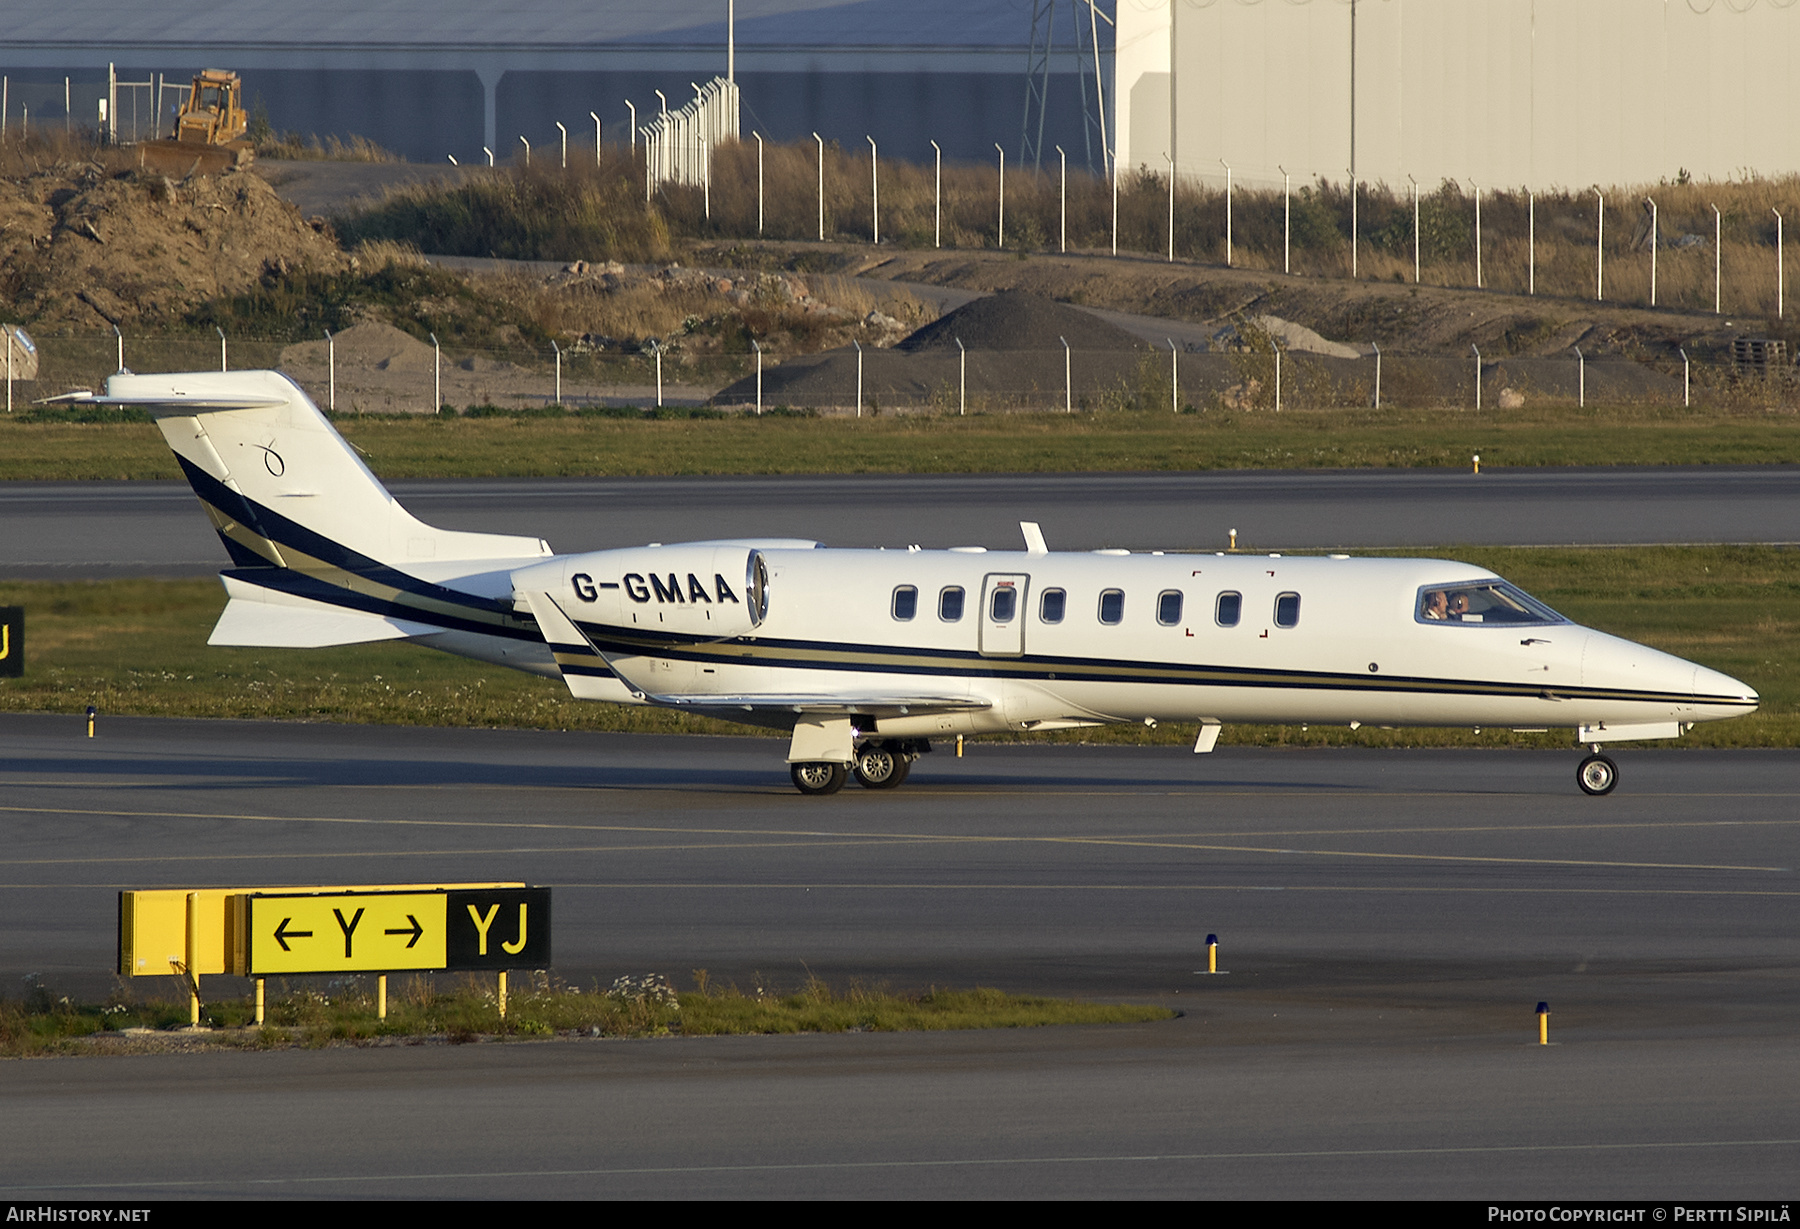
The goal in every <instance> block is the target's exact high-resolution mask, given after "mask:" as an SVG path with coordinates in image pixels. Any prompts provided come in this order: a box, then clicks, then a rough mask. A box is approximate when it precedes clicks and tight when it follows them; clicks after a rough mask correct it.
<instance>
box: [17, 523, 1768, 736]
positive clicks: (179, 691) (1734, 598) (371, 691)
mask: <svg viewBox="0 0 1800 1229" xmlns="http://www.w3.org/2000/svg"><path fill="white" fill-rule="evenodd" d="M1364 553H1366V554H1377V553H1386V554H1402V553H1404V554H1410V555H1422V556H1433V557H1438V558H1451V559H1461V560H1464V561H1466V562H1468V563H1471V564H1474V565H1477V566H1479V567H1485V568H1489V569H1492V570H1493V571H1495V572H1497V573H1499V574H1500V575H1502V576H1505V577H1507V578H1509V579H1510V580H1512V581H1514V582H1515V583H1517V584H1519V585H1520V586H1522V587H1523V588H1525V589H1526V590H1527V591H1528V592H1531V593H1533V594H1535V595H1536V596H1537V597H1539V598H1541V599H1542V600H1544V601H1546V602H1548V603H1549V604H1550V605H1551V606H1553V607H1554V608H1556V609H1557V610H1558V611H1560V612H1561V613H1563V614H1565V615H1567V616H1568V617H1569V618H1571V619H1574V620H1576V621H1577V622H1579V623H1582V624H1585V625H1587V626H1589V627H1595V628H1599V629H1600V630H1602V631H1607V632H1611V633H1613V634H1615V635H1619V636H1624V637H1626V638H1628V639H1631V640H1636V641H1639V642H1641V643H1644V644H1649V645H1651V646H1653V647H1655V648H1659V649H1663V650H1665V651H1667V652H1670V653H1674V654H1677V655H1678V656H1681V657H1685V658H1688V659H1690V660H1693V661H1697V662H1700V663H1701V664H1703V665H1706V666H1710V667H1712V668H1713V669H1716V670H1722V671H1724V672H1725V673H1727V674H1729V675H1731V676H1732V677H1734V678H1739V679H1742V680H1744V681H1745V682H1747V683H1749V684H1750V685H1751V686H1752V687H1754V688H1756V690H1757V691H1758V693H1759V694H1760V695H1761V696H1762V708H1761V709H1760V710H1759V711H1758V712H1756V713H1755V714H1752V715H1750V716H1747V717H1740V718H1737V719H1735V720H1731V721H1723V722H1714V723H1710V724H1705V725H1700V726H1697V727H1696V728H1695V729H1694V730H1693V731H1692V732H1691V733H1689V734H1688V735H1687V736H1686V737H1685V738H1683V740H1682V742H1681V744H1680V745H1684V746H1705V747H1790V746H1800V549H1796V548H1789V547H1774V546H1741V547H1740V546H1645V547H1621V548H1602V547H1557V548H1510V547H1508V548H1503V547H1443V548H1437V549H1432V550H1418V551H1410V552H1397V551H1390V552H1364ZM224 603H225V595H224V593H223V591H222V590H221V589H220V588H219V586H218V584H217V583H216V582H213V581H210V580H167V581H158V580H113V581H81V582H69V581H13V582H5V583H0V605H18V606H24V607H25V609H26V661H25V674H24V676H23V677H22V678H16V679H0V710H3V711H12V712H58V713H70V714H77V713H80V712H82V711H83V710H84V709H85V708H86V706H87V705H89V704H94V705H97V706H98V707H99V709H100V711H101V713H102V714H103V716H104V715H110V714H130V715H137V716H169V717H231V718H255V719H277V720H322V721H342V722H370V723H378V724H404V725H436V726H481V727H496V726H501V727H516V728H526V729H563V730H605V731H620V732H643V733H708V734H738V735H742V734H746V733H753V732H754V731H752V730H749V729H747V728H746V727H743V726H736V725H730V724H727V723H724V722H719V721H713V720H709V719H706V718H701V717H694V716H690V715H687V714H684V713H675V712H670V711H667V710H663V709H650V708H632V707H622V706H618V705H611V704H596V703H591V702H586V701H578V700H575V699H574V698H572V697H571V696H570V695H569V694H568V691H567V690H566V689H565V688H564V687H563V686H562V685H561V684H559V683H555V682H552V681H550V680H546V679H540V678H537V677H535V676H532V675H526V674H520V673H517V672H515V671H509V670H503V669H500V668H497V667H490V666H485V665H482V664H480V663H477V662H471V661H467V660H464V659H461V658H455V657H450V656H447V655H444V654H440V653H436V652H432V651H429V650H425V649H421V648H418V647H416V646H412V645H406V644H398V643H392V642H389V643H382V644H372V645H353V646H348V647H344V648H331V649H225V648H210V647H208V646H207V644H206V637H207V635H208V634H209V633H210V632H211V629H212V625H213V623H214V621H215V620H216V619H217V618H218V615H219V612H220V611H221V610H222V609H223V607H224ZM990 737H1005V736H990ZM1018 737H1020V738H1029V739H1031V740H1033V741H1041V740H1046V739H1049V740H1056V741H1073V742H1120V743H1155V744H1179V743H1184V742H1188V743H1191V742H1192V740H1193V727H1191V726H1182V725H1176V724H1164V725H1161V726H1158V727H1157V728H1155V729H1147V728H1146V727H1144V726H1141V725H1128V726H1114V727H1102V728H1097V729H1089V730H1079V731H1069V732H1065V733H1062V734H1053V735H1020V736H1018ZM1223 740H1224V741H1225V742H1226V743H1228V744H1237V745H1260V746H1397V747H1398V746H1407V747H1421V746H1527V747H1536V746H1553V747H1561V746H1567V745H1568V742H1569V734H1568V732H1567V731H1551V732H1550V733H1547V734H1515V733H1513V732H1511V731H1508V730H1483V731H1481V732H1480V733H1476V732H1475V731H1473V730H1469V729H1399V730H1379V729H1373V728H1370V727H1367V726H1365V727H1363V728H1362V729H1360V730H1355V731H1352V730H1349V729H1345V728H1342V727H1330V728H1327V727H1323V726H1312V727H1310V728H1307V727H1302V726H1298V725H1287V726H1261V725H1243V726H1230V725H1228V726H1226V727H1225V730H1224V733H1223Z"/></svg>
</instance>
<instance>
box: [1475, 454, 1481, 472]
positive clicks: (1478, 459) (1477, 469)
mask: <svg viewBox="0 0 1800 1229" xmlns="http://www.w3.org/2000/svg"><path fill="white" fill-rule="evenodd" d="M1475 472H1476V473H1478V474H1479V473H1480V472H1481V454H1480V453H1479V452H1478V453H1476V454H1475Z"/></svg>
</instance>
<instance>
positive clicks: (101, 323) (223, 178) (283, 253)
mask: <svg viewBox="0 0 1800 1229" xmlns="http://www.w3.org/2000/svg"><path fill="white" fill-rule="evenodd" d="M348 263H349V258H348V257H347V256H346V255H345V254H344V253H343V251H342V250H341V249H340V248H339V246H338V243H337V240H336V238H335V237H334V236H333V235H332V234H331V232H330V230H329V229H328V228H327V227H326V226H325V224H324V223H323V222H318V223H308V222H307V221H306V220H305V219H303V218H302V217H301V216H300V214H299V212H298V211H297V210H296V209H295V208H294V207H293V206H292V205H289V204H287V203H286V202H284V201H282V200H281V198H280V197H278V196H277V195H276V194H275V190H274V189H273V188H271V187H270V186H269V185H268V184H267V183H265V182H264V181H263V180H262V179H260V178H258V177H257V176H255V175H250V174H245V173H242V172H230V173H226V174H224V175H218V176H194V177H192V178H188V179H171V178H169V177H167V176H165V175H160V174H156V173H151V172H144V171H137V170H128V171H112V172H109V171H107V170H106V169H105V168H104V167H102V166H100V165H99V164H98V163H93V162H82V163H59V164H53V165H51V166H48V167H44V168H41V169H39V170H36V171H34V172H33V173H31V174H29V175H21V176H13V177H8V178H6V179H3V180H0V270H4V272H3V273H0V298H4V299H5V300H8V301H10V303H11V305H12V308H13V311H14V312H15V313H16V314H17V315H18V316H21V317H23V318H24V319H25V320H26V321H28V322H30V323H32V324H34V325H36V326H37V328H38V330H39V331H40V332H43V331H45V330H46V328H49V329H55V328H58V327H60V328H64V329H70V330H75V331H83V332H88V331H105V330H106V329H107V327H108V326H109V325H118V326H120V327H126V326H133V327H141V326H143V325H147V324H161V323H169V322H172V321H176V320H179V319H180V318H181V317H182V316H183V315H185V314H186V313H187V312H188V311H190V310H192V309H193V308H194V307H196V306H198V305H199V304H201V303H204V302H205V301H207V300H208V299H212V298H216V297H218V296H220V295H231V294H239V293H242V292H243V291H246V290H248V289H250V288H251V287H252V286H254V285H256V283H257V282H258V280H259V279H261V278H262V277H263V276H264V275H265V273H271V272H272V273H281V272H285V271H287V270H289V269H298V268H313V269H322V270H328V271H336V270H339V269H342V268H344V267H345V266H346V265H347V264H348Z"/></svg>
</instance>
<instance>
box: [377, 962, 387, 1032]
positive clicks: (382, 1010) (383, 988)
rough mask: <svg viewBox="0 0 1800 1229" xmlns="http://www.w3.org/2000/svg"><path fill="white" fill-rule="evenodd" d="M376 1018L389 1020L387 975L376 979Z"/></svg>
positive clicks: (384, 974)
mask: <svg viewBox="0 0 1800 1229" xmlns="http://www.w3.org/2000/svg"><path fill="white" fill-rule="evenodd" d="M375 1018H376V1019H377V1020H385V1019H387V974H386V973H383V974H382V975H381V976H380V977H377V978H376V979H375Z"/></svg>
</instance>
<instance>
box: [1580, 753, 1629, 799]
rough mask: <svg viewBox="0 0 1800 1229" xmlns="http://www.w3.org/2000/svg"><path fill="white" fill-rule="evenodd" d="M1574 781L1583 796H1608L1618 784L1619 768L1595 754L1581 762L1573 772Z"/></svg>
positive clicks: (1602, 756)
mask: <svg viewBox="0 0 1800 1229" xmlns="http://www.w3.org/2000/svg"><path fill="white" fill-rule="evenodd" d="M1575 780H1576V782H1577V784H1579V785H1580V786H1581V792H1582V793H1584V794H1592V795H1594V796H1595V797H1599V796H1600V795H1601V794H1610V793H1612V792H1613V786H1615V785H1617V784H1618V783H1619V766H1618V765H1617V764H1615V763H1613V762H1612V761H1611V760H1609V759H1607V758H1606V757H1605V756H1604V755H1600V754H1598V752H1596V753H1595V754H1593V755H1590V756H1588V757H1587V758H1586V759H1585V760H1583V761H1581V767H1579V768H1577V769H1576V770H1575Z"/></svg>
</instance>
